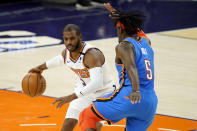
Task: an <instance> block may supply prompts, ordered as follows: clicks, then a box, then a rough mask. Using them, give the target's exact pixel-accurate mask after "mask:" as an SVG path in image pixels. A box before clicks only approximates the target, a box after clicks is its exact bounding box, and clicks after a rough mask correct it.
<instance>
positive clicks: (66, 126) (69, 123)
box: [62, 118, 78, 131]
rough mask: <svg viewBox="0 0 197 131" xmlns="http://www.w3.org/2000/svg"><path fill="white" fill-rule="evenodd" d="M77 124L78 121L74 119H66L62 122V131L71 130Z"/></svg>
mask: <svg viewBox="0 0 197 131" xmlns="http://www.w3.org/2000/svg"><path fill="white" fill-rule="evenodd" d="M77 122H78V121H77V120H76V119H72V118H66V119H65V120H64V124H63V127H62V131H67V130H68V129H73V128H74V127H75V125H76V124H77Z"/></svg>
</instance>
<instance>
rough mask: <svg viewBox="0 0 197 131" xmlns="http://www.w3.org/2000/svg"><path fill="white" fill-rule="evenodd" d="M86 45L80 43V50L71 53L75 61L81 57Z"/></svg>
mask: <svg viewBox="0 0 197 131" xmlns="http://www.w3.org/2000/svg"><path fill="white" fill-rule="evenodd" d="M84 44H85V43H80V44H79V46H78V48H77V49H76V50H75V51H72V52H70V57H71V58H72V59H74V60H75V59H77V58H78V57H79V55H80V53H81V51H82V49H83V47H84Z"/></svg>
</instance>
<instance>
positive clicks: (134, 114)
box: [93, 86, 157, 131]
mask: <svg viewBox="0 0 197 131" xmlns="http://www.w3.org/2000/svg"><path fill="white" fill-rule="evenodd" d="M130 93H131V87H129V86H125V87H122V88H121V89H120V90H117V91H116V92H114V93H111V94H108V95H105V96H103V97H102V98H99V99H97V101H96V102H94V104H93V109H94V112H95V113H96V115H97V116H99V117H100V118H102V119H103V120H107V121H108V123H110V122H111V123H116V122H118V121H120V120H122V119H123V118H127V122H126V129H127V131H146V130H147V128H148V127H149V126H150V125H151V123H152V122H153V120H154V116H155V112H156V108H157V96H156V94H155V92H154V91H143V90H142V91H141V102H140V103H137V104H132V103H131V102H130V99H125V97H127V96H129V94H130Z"/></svg>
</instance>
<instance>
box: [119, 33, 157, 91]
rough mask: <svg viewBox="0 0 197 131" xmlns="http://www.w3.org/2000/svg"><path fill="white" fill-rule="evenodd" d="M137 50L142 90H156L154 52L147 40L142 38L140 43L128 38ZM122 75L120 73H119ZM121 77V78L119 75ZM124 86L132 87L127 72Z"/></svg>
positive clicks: (137, 64)
mask: <svg viewBox="0 0 197 131" xmlns="http://www.w3.org/2000/svg"><path fill="white" fill-rule="evenodd" d="M125 41H128V42H129V43H131V44H132V45H133V46H134V48H135V63H136V67H137V70H138V75H139V80H140V90H154V52H153V50H152V48H151V47H150V46H149V44H148V42H147V40H146V39H145V38H143V37H141V39H140V41H136V40H135V39H132V38H126V39H125ZM119 74H120V73H119ZM119 77H121V76H120V75H119ZM124 85H131V82H130V80H129V77H128V75H127V71H126V70H125V80H124Z"/></svg>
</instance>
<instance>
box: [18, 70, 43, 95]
mask: <svg viewBox="0 0 197 131" xmlns="http://www.w3.org/2000/svg"><path fill="white" fill-rule="evenodd" d="M45 89H46V80H45V78H44V77H43V76H42V75H41V74H39V73H28V74H27V75H25V77H24V78H23V80H22V90H23V92H24V93H25V94H26V95H28V96H30V97H38V96H40V95H42V94H43V93H44V91H45Z"/></svg>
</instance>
